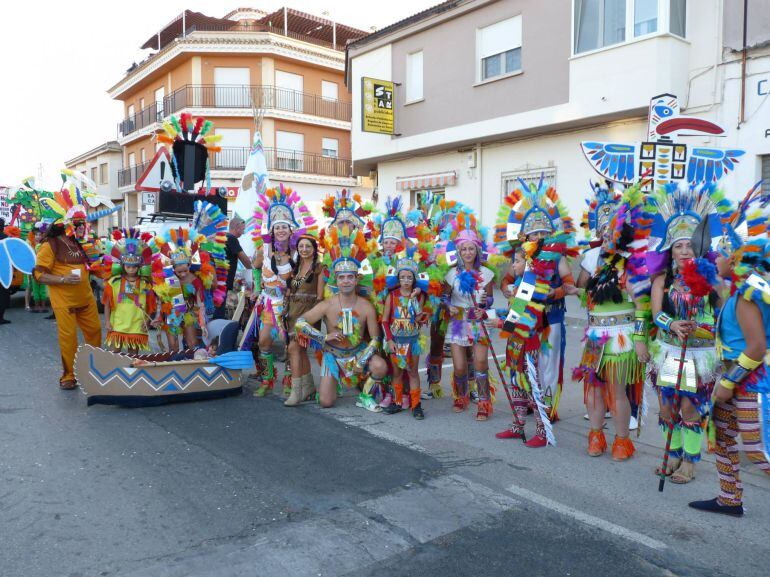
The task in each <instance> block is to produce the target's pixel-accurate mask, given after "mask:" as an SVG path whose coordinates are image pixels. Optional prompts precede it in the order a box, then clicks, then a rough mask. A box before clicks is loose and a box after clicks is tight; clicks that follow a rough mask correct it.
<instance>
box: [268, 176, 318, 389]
mask: <svg viewBox="0 0 770 577" xmlns="http://www.w3.org/2000/svg"><path fill="white" fill-rule="evenodd" d="M315 229H316V227H315V219H314V218H313V217H312V216H311V214H310V211H309V210H308V208H307V206H305V204H304V203H303V202H302V200H301V199H300V197H299V194H297V192H296V191H293V190H292V189H290V188H285V187H284V186H283V184H280V185H279V186H278V188H271V189H268V190H267V191H266V192H265V194H261V195H259V197H258V204H257V208H256V210H255V212H254V231H253V239H254V248H255V253H254V267H255V268H257V269H260V270H261V271H262V274H261V277H262V280H261V291H260V293H259V295H258V297H257V300H256V304H255V311H256V317H257V319H258V323H257V327H258V328H257V343H258V346H259V358H258V359H257V378H258V379H259V386H258V387H257V388H256V389H255V390H254V396H255V397H263V396H265V394H266V393H267V391H268V390H272V389H273V387H274V386H275V361H274V358H273V352H272V350H271V349H272V346H273V342H274V341H275V340H276V339H280V340H282V341H283V342H287V341H286V331H285V329H284V321H283V315H284V297H285V296H286V291H287V289H288V283H289V281H290V280H291V278H292V275H293V263H292V260H291V251H292V249H294V248H295V246H296V242H297V239H298V238H299V236H301V235H303V234H307V233H308V231H309V230H315ZM290 366H291V365H290V364H289V367H290ZM288 371H289V368H288V367H287V372H288ZM283 394H284V395H285V396H287V397H288V396H289V395H290V394H291V380H290V378H289V379H287V382H285V383H284V390H283Z"/></svg>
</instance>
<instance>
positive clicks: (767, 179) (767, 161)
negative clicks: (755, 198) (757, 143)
mask: <svg viewBox="0 0 770 577" xmlns="http://www.w3.org/2000/svg"><path fill="white" fill-rule="evenodd" d="M760 158H761V159H762V192H763V193H765V194H767V195H770V154H765V155H763V156H761V157H760Z"/></svg>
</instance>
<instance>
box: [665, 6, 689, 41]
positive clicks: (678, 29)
mask: <svg viewBox="0 0 770 577" xmlns="http://www.w3.org/2000/svg"><path fill="white" fill-rule="evenodd" d="M663 1H664V2H665V0H663ZM668 8H669V10H668V23H669V27H668V28H669V31H670V32H671V34H676V35H677V36H681V37H682V38H684V37H685V33H686V32H687V25H686V22H687V0H670V4H669V7H668Z"/></svg>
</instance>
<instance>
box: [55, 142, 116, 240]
mask: <svg viewBox="0 0 770 577" xmlns="http://www.w3.org/2000/svg"><path fill="white" fill-rule="evenodd" d="M64 166H66V167H67V168H69V169H72V170H77V171H78V172H82V173H83V174H85V175H86V176H88V177H90V178H91V180H93V181H94V182H95V183H96V185H97V192H98V193H99V194H100V195H101V196H103V197H105V198H109V199H110V200H111V201H112V202H114V203H115V204H116V205H119V204H121V203H123V198H124V197H123V193H122V192H121V191H120V190H119V187H118V178H119V174H120V172H121V170H123V148H122V147H121V146H120V144H119V143H118V142H117V141H115V140H112V141H110V142H105V143H104V144H101V145H99V146H97V147H96V148H94V149H92V150H89V151H88V152H84V153H83V154H81V155H79V156H76V157H75V158H73V159H71V160H68V161H67V162H65V163H64ZM104 208H105V207H104V206H100V207H99V209H104ZM124 216H125V215H124V210H119V211H117V212H114V213H112V214H111V215H110V217H109V218H104V219H100V220H99V221H97V222H96V223H95V224H94V226H95V227H96V228H95V232H96V233H97V234H98V235H99V236H106V235H107V234H109V232H110V231H111V230H112V227H115V226H123V224H124V223H125V222H126V220H125V218H124Z"/></svg>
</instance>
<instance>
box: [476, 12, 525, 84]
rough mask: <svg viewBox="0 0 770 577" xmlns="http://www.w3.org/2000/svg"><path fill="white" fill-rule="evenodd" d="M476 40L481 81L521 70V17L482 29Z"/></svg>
mask: <svg viewBox="0 0 770 577" xmlns="http://www.w3.org/2000/svg"><path fill="white" fill-rule="evenodd" d="M476 38H477V53H478V58H479V61H480V62H479V64H480V71H479V75H478V78H479V80H482V81H483V80H488V79H490V78H495V77H496V76H504V75H506V74H511V73H512V72H518V71H519V70H521V16H514V17H513V18H509V19H508V20H503V21H502V22H497V23H496V24H492V25H491V26H487V27H486V28H481V29H479V30H478V32H477V36H476Z"/></svg>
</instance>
